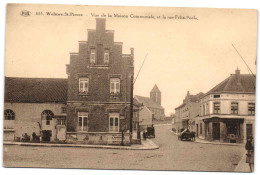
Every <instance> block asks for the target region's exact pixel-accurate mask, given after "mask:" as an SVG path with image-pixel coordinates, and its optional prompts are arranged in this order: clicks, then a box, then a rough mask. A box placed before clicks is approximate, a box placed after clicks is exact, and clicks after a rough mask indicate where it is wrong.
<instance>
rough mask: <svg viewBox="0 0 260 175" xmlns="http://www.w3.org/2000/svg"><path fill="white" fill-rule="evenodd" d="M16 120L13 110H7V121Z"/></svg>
mask: <svg viewBox="0 0 260 175" xmlns="http://www.w3.org/2000/svg"><path fill="white" fill-rule="evenodd" d="M14 119H15V113H14V111H12V110H11V109H7V110H5V120H14Z"/></svg>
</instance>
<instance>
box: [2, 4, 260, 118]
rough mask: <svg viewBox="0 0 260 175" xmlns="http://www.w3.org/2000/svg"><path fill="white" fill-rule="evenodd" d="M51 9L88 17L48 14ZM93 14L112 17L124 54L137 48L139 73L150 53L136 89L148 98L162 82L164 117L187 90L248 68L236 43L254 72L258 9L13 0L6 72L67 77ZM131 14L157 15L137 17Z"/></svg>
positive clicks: (203, 87) (9, 12) (8, 22)
mask: <svg viewBox="0 0 260 175" xmlns="http://www.w3.org/2000/svg"><path fill="white" fill-rule="evenodd" d="M23 10H27V11H30V12H31V14H30V16H27V17H24V16H21V15H20V14H21V11H23ZM36 12H42V13H43V14H44V15H36ZM46 12H55V13H65V12H67V13H69V14H70V13H71V12H72V13H74V14H83V16H63V17H61V16H48V15H47V14H46ZM91 13H92V14H94V13H95V14H99V15H101V14H102V13H104V14H105V15H108V14H110V15H112V17H107V16H106V19H107V20H106V28H107V30H114V31H115V41H116V42H123V52H124V53H126V54H128V53H130V48H132V47H133V48H134V49H135V51H134V52H135V63H134V66H135V76H136V75H137V72H138V71H139V69H140V67H141V64H142V62H143V60H144V58H145V55H146V54H148V56H147V59H146V61H145V63H144V66H143V68H142V69H141V71H140V74H139V76H138V78H137V80H136V83H135V86H134V94H135V95H141V96H147V97H148V96H149V93H150V90H151V89H152V88H153V86H154V85H155V84H157V86H158V87H159V89H160V91H161V92H162V106H163V107H164V108H165V113H166V115H169V114H170V113H172V112H173V113H174V112H175V111H174V108H176V107H177V106H179V105H181V104H182V101H183V99H184V98H185V95H186V94H187V91H190V94H193V95H195V94H197V93H199V92H203V93H206V92H207V91H209V90H210V89H211V88H213V87H214V86H215V85H217V84H219V83H220V82H221V81H223V80H224V79H225V78H227V77H228V76H230V74H232V73H235V70H236V69H237V68H239V69H240V71H241V74H248V73H249V71H248V69H247V67H246V65H245V64H244V63H243V61H242V60H241V58H240V57H239V56H238V54H237V53H236V51H235V50H234V48H233V47H232V44H233V45H234V46H235V47H236V49H237V50H238V51H239V53H240V54H241V55H242V57H243V58H244V59H245V61H246V62H247V64H248V65H249V67H250V68H251V69H252V71H253V73H256V65H255V61H256V47H257V11H256V10H237V9H210V8H169V7H168V8H155V7H116V8H115V7H109V6H107V7H104V6H68V5H67V6H62V5H59V6H57V5H51V6H48V5H9V6H8V8H7V18H6V46H5V76H8V77H42V78H66V77H67V75H66V66H65V65H66V64H69V60H70V55H69V53H70V52H77V51H78V41H86V40H87V29H95V17H93V16H92V15H91ZM114 14H118V15H121V16H122V15H124V16H128V18H126V17H124V18H123V17H114ZM131 14H132V15H133V16H141V15H147V16H150V15H153V16H154V18H152V19H140V18H132V17H130V15H131ZM163 16H164V17H166V19H163ZM180 16H181V17H187V16H189V18H195V19H180ZM99 17H101V16H99ZM159 17H160V18H159ZM167 17H171V19H169V18H167Z"/></svg>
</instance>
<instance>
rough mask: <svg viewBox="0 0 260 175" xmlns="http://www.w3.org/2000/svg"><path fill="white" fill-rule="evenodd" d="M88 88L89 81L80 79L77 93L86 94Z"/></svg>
mask: <svg viewBox="0 0 260 175" xmlns="http://www.w3.org/2000/svg"><path fill="white" fill-rule="evenodd" d="M88 88H89V79H88V78H80V79H79V93H84V94H87V93H88Z"/></svg>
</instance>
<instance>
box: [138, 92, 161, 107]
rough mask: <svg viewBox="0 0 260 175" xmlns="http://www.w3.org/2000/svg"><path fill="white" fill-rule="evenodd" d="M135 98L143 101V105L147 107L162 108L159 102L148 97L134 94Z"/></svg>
mask: <svg viewBox="0 0 260 175" xmlns="http://www.w3.org/2000/svg"><path fill="white" fill-rule="evenodd" d="M135 98H136V99H137V100H138V101H139V102H140V103H143V104H144V106H147V107H148V108H149V107H150V108H157V109H164V108H163V107H162V106H161V105H160V104H158V103H155V102H154V101H152V100H151V99H150V98H149V97H142V96H138V95H136V96H135Z"/></svg>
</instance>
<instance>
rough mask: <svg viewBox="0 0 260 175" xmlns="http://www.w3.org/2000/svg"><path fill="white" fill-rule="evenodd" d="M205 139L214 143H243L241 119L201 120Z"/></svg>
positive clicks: (215, 118)
mask: <svg viewBox="0 0 260 175" xmlns="http://www.w3.org/2000/svg"><path fill="white" fill-rule="evenodd" d="M203 122H204V130H205V132H204V133H205V139H206V140H209V141H215V142H225V143H243V138H244V134H243V133H244V131H243V123H244V119H243V118H220V117H212V118H207V119H203Z"/></svg>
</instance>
